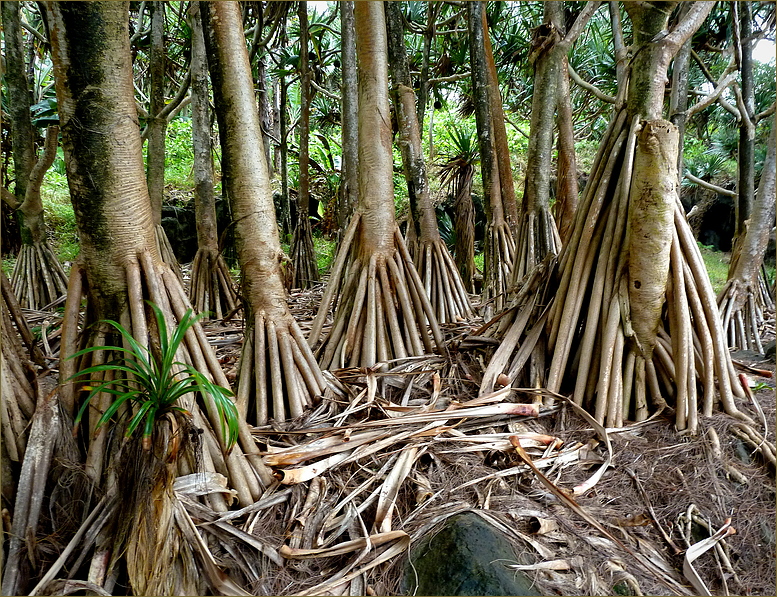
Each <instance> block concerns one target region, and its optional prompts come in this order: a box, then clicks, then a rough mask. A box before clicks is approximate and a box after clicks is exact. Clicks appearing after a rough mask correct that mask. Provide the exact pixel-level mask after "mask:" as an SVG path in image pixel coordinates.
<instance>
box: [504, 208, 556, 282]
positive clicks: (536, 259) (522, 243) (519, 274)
mask: <svg viewBox="0 0 777 597" xmlns="http://www.w3.org/2000/svg"><path fill="white" fill-rule="evenodd" d="M516 238H517V239H519V240H518V246H516V249H515V259H514V263H513V269H512V273H511V282H512V284H511V285H512V287H513V288H515V287H516V286H517V285H518V284H520V282H521V280H523V279H524V278H525V277H526V276H527V275H529V274H530V273H531V272H532V270H533V269H534V268H535V267H537V265H539V264H540V263H542V261H543V260H544V259H545V256H546V255H547V254H548V253H552V254H554V255H558V254H559V252H560V251H561V238H560V237H559V233H558V229H557V227H556V220H555V219H554V218H553V215H552V214H551V213H550V211H549V210H547V209H542V210H539V211H538V212H535V211H532V212H530V213H524V214H523V215H522V217H521V223H520V228H519V231H518V235H517V236H516Z"/></svg>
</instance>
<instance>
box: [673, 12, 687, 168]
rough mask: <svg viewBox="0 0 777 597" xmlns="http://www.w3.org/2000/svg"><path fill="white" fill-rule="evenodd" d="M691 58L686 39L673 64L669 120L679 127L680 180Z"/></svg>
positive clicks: (681, 13) (678, 156)
mask: <svg viewBox="0 0 777 597" xmlns="http://www.w3.org/2000/svg"><path fill="white" fill-rule="evenodd" d="M689 6H690V4H688V3H683V4H682V5H681V6H680V11H679V16H683V15H685V14H686V13H687V12H688V7H689ZM690 59H691V40H690V39H689V40H688V41H686V42H685V43H684V44H683V45H682V47H681V48H680V50H679V51H678V52H677V56H675V58H674V63H673V64H672V93H671V95H670V96H669V121H670V122H671V123H672V124H673V125H675V126H676V127H677V132H678V143H679V144H678V148H677V175H678V177H679V180H680V182H682V179H683V169H684V165H683V147H684V142H685V124H686V120H687V110H688V67H689V64H690Z"/></svg>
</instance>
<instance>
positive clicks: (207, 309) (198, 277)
mask: <svg viewBox="0 0 777 597" xmlns="http://www.w3.org/2000/svg"><path fill="white" fill-rule="evenodd" d="M189 300H190V301H191V303H192V306H193V307H194V310H195V311H196V312H197V313H207V314H208V316H210V317H215V318H216V319H223V318H224V316H225V315H227V314H228V313H232V312H234V311H235V309H236V307H237V304H238V301H237V293H236V292H235V287H234V286H233V284H232V274H230V272H229V268H228V267H227V264H226V262H225V261H224V257H222V255H221V254H220V253H218V252H216V251H212V250H210V249H202V248H200V249H198V250H197V254H196V255H195V256H194V261H193V262H192V279H191V285H190V287H189Z"/></svg>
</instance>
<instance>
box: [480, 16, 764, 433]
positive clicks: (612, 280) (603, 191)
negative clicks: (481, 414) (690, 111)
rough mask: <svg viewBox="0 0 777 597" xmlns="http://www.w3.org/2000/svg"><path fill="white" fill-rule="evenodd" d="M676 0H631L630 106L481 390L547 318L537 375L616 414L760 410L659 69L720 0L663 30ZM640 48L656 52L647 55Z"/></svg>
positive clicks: (690, 425) (693, 425)
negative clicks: (747, 385) (734, 353)
mask: <svg viewBox="0 0 777 597" xmlns="http://www.w3.org/2000/svg"><path fill="white" fill-rule="evenodd" d="M671 8H672V7H671V6H668V5H667V4H665V3H660V4H655V3H653V4H640V5H636V4H629V5H627V10H628V11H629V14H630V15H631V17H632V21H633V29H634V31H635V32H637V33H635V35H637V37H638V44H637V45H636V46H635V47H634V50H633V53H634V56H635V59H634V61H633V63H632V67H631V72H630V78H629V80H630V81H631V85H630V87H629V97H628V100H627V103H626V107H625V108H624V107H620V108H616V112H615V115H614V117H613V120H612V121H611V123H610V126H609V128H608V131H607V132H606V133H605V135H604V137H603V139H602V143H601V145H600V148H599V152H598V153H597V156H596V158H595V160H594V163H593V166H592V170H591V178H590V181H589V183H588V185H586V189H585V191H584V193H583V196H582V197H581V200H580V205H579V207H578V210H577V214H576V218H575V226H574V229H573V233H572V235H571V237H570V240H569V242H568V243H567V244H566V245H565V246H564V248H563V249H562V251H561V253H560V255H559V258H558V273H557V275H556V276H554V277H553V278H551V279H550V282H549V283H548V287H547V290H545V291H544V294H543V291H542V288H541V286H542V285H541V284H538V283H536V281H534V280H532V279H531V278H530V279H529V280H528V281H527V282H526V283H525V284H524V286H523V288H521V289H520V291H519V293H518V299H516V302H515V305H516V308H517V309H518V312H519V313H523V316H519V317H516V318H515V323H514V324H513V325H512V327H511V329H510V330H509V331H508V332H507V335H505V341H503V342H502V345H503V346H500V347H499V349H498V351H497V353H495V356H494V357H493V358H492V362H491V363H489V367H488V370H487V371H486V373H485V374H484V384H483V385H482V386H481V392H488V391H490V390H489V388H490V387H493V383H494V381H495V380H496V379H497V374H498V373H501V372H505V373H506V374H507V375H508V378H509V379H510V380H511V381H512V380H513V379H515V377H516V376H517V375H518V374H519V373H520V372H521V368H522V366H523V363H525V362H526V359H527V357H528V354H529V353H530V352H531V351H532V350H533V348H532V347H533V345H534V344H535V343H536V342H537V341H538V340H539V338H540V336H541V334H542V331H543V329H545V330H546V331H547V341H548V347H547V349H548V360H549V361H550V367H549V369H548V371H547V380H543V379H540V380H539V381H538V383H542V385H543V387H546V388H548V389H549V390H550V391H551V392H559V391H564V392H569V391H572V396H573V399H574V400H575V401H576V402H577V403H578V404H581V405H583V406H584V407H585V408H586V409H588V410H589V411H590V412H591V413H592V414H593V415H594V416H595V418H596V419H597V420H599V421H601V422H603V423H605V424H606V425H608V426H620V425H622V424H623V421H624V420H627V419H633V420H637V421H639V420H644V419H645V418H646V417H647V416H648V415H649V414H650V412H651V410H653V411H655V410H661V409H663V408H664V407H665V405H666V404H667V403H672V405H673V407H674V409H675V424H676V426H677V428H678V429H688V430H689V431H690V432H691V433H695V432H696V431H697V430H698V412H699V410H701V411H702V412H703V413H704V414H706V415H709V414H710V413H712V410H713V407H714V406H715V405H716V404H719V406H720V407H721V408H722V409H723V410H725V411H726V412H727V413H729V414H730V415H732V416H734V417H737V418H739V419H740V420H743V421H745V422H747V423H748V424H749V423H752V419H751V418H750V417H749V416H748V415H746V414H745V413H744V412H742V411H740V410H739V409H738V408H737V406H736V404H735V402H734V397H737V398H740V399H741V398H743V397H744V391H743V390H742V388H741V387H740V385H739V383H738V380H737V377H736V373H735V371H734V368H733V365H732V363H731V360H730V355H729V353H728V350H727V348H726V346H725V338H724V335H723V332H722V327H721V323H720V318H719V316H718V312H717V308H716V305H715V302H714V296H713V294H712V288H711V285H710V283H709V277H708V275H707V273H706V269H705V267H704V263H703V260H702V259H701V255H700V253H699V250H698V247H697V245H696V243H695V241H694V239H693V237H692V235H691V232H690V229H689V227H688V224H687V222H686V220H685V217H684V214H683V211H682V207H681V204H680V202H679V200H678V198H677V185H678V179H677V175H676V148H677V133H676V128H675V127H674V125H672V124H671V123H669V122H668V121H665V120H663V119H661V118H660V115H661V110H662V107H663V95H664V89H663V84H661V85H659V84H658V83H657V81H664V80H665V78H666V73H667V71H666V68H667V67H668V64H669V61H670V60H671V58H672V56H673V55H674V54H675V53H676V52H677V50H678V49H679V47H680V46H681V45H682V44H683V43H684V42H685V41H686V39H688V38H689V37H690V35H691V34H692V33H693V31H695V29H696V28H698V26H699V24H700V23H701V21H702V20H703V19H704V18H705V17H706V15H707V14H708V13H709V10H710V9H711V4H707V3H694V5H693V6H691V7H690V8H689V10H688V13H687V15H686V17H684V18H682V19H680V20H679V22H678V23H677V24H676V25H675V26H674V27H673V29H672V30H671V31H665V30H664V28H665V26H666V24H667V23H668V18H669V11H670V9H671ZM639 56H646V57H652V58H651V60H650V61H648V62H646V63H643V62H641V60H642V59H641V58H638V57H639ZM638 68H643V69H646V71H645V72H638V70H637V69H638ZM650 114H658V116H659V117H658V118H651V117H650ZM653 242H655V245H653V244H651V243H653ZM538 293H539V294H538ZM664 293H666V300H665V301H664V300H663V295H664ZM647 295H650V296H652V298H649V297H648V296H647ZM537 296H539V297H540V298H539V299H537V298H535V297H537ZM546 309H547V310H546ZM527 310H528V311H527ZM659 318H660V319H659ZM654 330H655V331H654ZM507 340H509V342H508V341H507ZM510 345H512V346H510ZM651 346H652V347H653V348H652V351H651ZM497 357H498V358H497ZM487 380H488V381H489V383H485V382H486V381H487ZM716 394H717V396H716ZM718 400H719V402H718Z"/></svg>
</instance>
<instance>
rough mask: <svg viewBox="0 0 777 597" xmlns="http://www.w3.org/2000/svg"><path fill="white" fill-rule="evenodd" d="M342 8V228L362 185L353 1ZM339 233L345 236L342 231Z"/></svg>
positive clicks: (348, 0) (338, 221) (339, 212)
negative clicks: (360, 184) (359, 170)
mask: <svg viewBox="0 0 777 597" xmlns="http://www.w3.org/2000/svg"><path fill="white" fill-rule="evenodd" d="M340 10H341V17H340V20H341V36H342V40H341V47H342V49H341V53H342V56H341V59H342V60H341V63H342V67H341V68H342V88H341V91H340V96H341V98H342V100H341V114H342V116H341V124H342V146H343V156H342V166H341V171H342V176H343V179H342V182H341V183H340V200H339V203H338V209H337V223H338V224H339V226H340V231H341V233H342V231H343V230H345V229H346V227H347V226H348V222H349V221H350V220H351V215H352V214H353V211H354V209H355V208H356V201H357V196H358V195H357V191H358V188H359V178H358V167H359V142H358V132H359V131H358V112H357V109H358V82H357V78H356V40H355V38H354V24H353V1H352V0H345V1H342V2H340ZM339 236H342V234H340V235H339Z"/></svg>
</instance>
